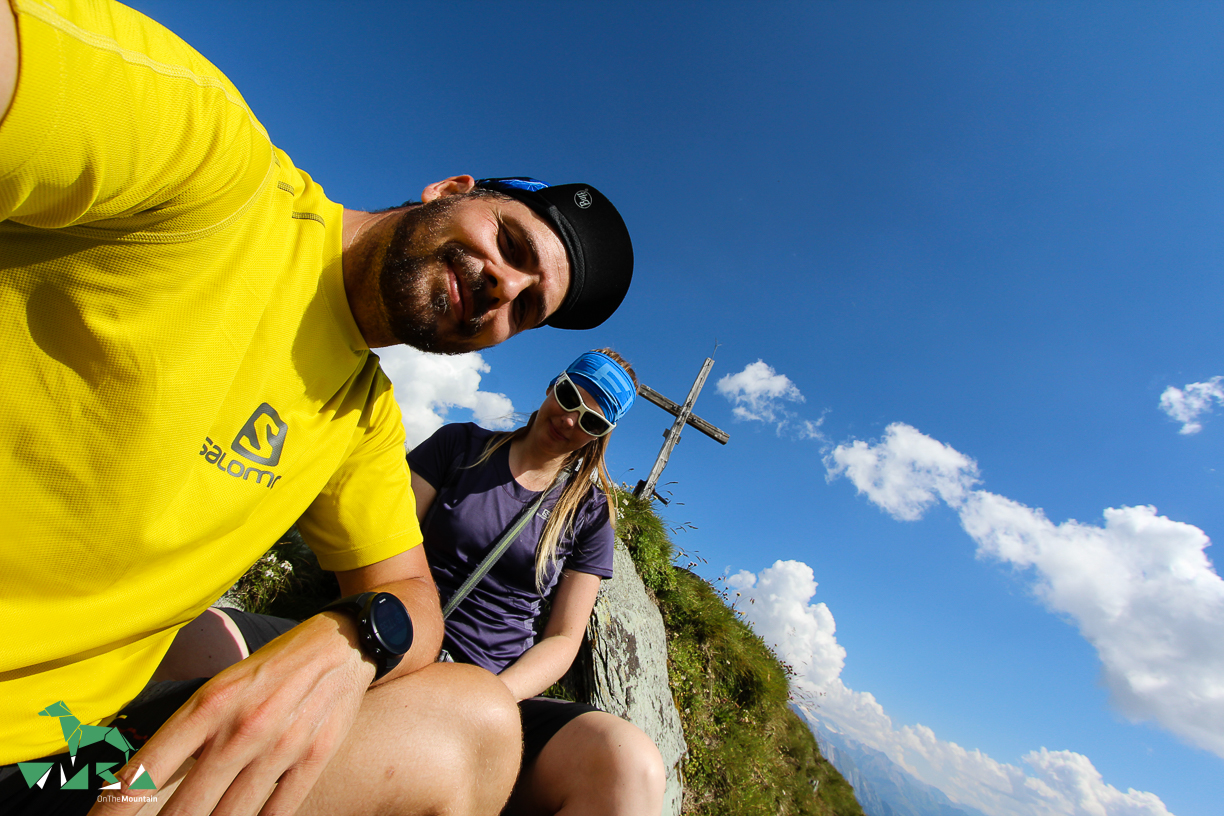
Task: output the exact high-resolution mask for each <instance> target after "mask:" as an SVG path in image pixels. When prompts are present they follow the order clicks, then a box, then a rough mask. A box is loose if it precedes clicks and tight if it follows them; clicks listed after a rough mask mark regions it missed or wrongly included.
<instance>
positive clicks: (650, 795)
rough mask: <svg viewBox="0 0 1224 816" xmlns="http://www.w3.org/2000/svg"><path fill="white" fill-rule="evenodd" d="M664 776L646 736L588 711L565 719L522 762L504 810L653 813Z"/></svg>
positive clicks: (526, 814) (527, 814)
mask: <svg viewBox="0 0 1224 816" xmlns="http://www.w3.org/2000/svg"><path fill="white" fill-rule="evenodd" d="M666 782H667V779H666V771H665V770H664V768H663V758H662V757H661V756H660V755H659V749H658V748H656V747H655V744H654V742H653V741H652V740H651V739H650V737H648V736H646V734H645V733H644V732H643V731H642V730H641V729H640V728H638V727H637V726H636V725H633V724H632V723H629V722H626V721H625V720H622V719H621V718H620V717H617V716H614V715H612V714H606V713H604V712H602V711H591V712H588V713H586V714H583V715H581V716H579V717H577V718H575V719H573V720H571V721H570V722H568V723H567V724H566V725H565V726H564V727H563V728H561V730H559V731H558V732H557V733H556V735H555V736H553V738H552V739H550V740H549V741H548V744H547V745H545V746H544V749H543V750H542V751H540V755H539V756H538V757H536V759H535V761H534V762H532V763H530V764H528V765H525V766H524V767H523V769H522V772H521V773H520V775H519V780H518V783H517V784H516V785H515V789H514V794H513V795H512V796H511V797H510V803H509V804H508V805H507V806H506V810H505V812H506V813H511V814H521V816H535V814H575V815H576V814H582V816H658V814H660V813H661V812H662V810H663V793H664V788H665V786H666Z"/></svg>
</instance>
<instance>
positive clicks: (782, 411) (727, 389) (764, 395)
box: [717, 360, 824, 439]
mask: <svg viewBox="0 0 1224 816" xmlns="http://www.w3.org/2000/svg"><path fill="white" fill-rule="evenodd" d="M717 387H718V393H720V394H722V395H723V396H724V397H726V398H727V400H728V401H729V402H730V403H731V404H732V405H734V406H735V407H734V408H732V409H731V414H732V416H734V417H735V418H736V419H742V420H745V421H750V422H765V423H771V424H776V426H777V431H778V433H782V431H783V430H784V429H785V428H787V427H788V426H790V425H792V424H794V425H797V433H798V434H799V437H800V438H801V439H824V435H823V434H822V433H821V432H820V425H821V424H822V423H823V422H824V417H823V416H822V417H821V418H820V419H818V420H816V421H811V420H799V419H798V418H797V417H796V415H795V414H794V412H792V411H790V410H789V409H788V408H787V407H786V404H787V403H793V402H804V401H805V400H804V398H803V394H801V393H799V388H798V386H796V385H795V384H794V383H793V382H791V381H790V378H789V377H787V376H786V375H785V374H779V373H778V372H776V371H774V370H773V367H772V366H770V365H769V364H768V363H766V362H765V361H764V360H757V361H756V362H755V363H749V364H748V365H746V366H744V370H743V371H740V372H739V373H737V374H728V375H727V376H725V377H723V378H722V379H721V380H719V381H718V386H717Z"/></svg>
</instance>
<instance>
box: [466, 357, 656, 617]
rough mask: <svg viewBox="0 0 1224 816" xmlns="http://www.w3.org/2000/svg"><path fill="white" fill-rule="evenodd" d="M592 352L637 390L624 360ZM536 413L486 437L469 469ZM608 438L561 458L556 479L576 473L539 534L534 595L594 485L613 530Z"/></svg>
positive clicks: (518, 435) (519, 432) (521, 431)
mask: <svg viewBox="0 0 1224 816" xmlns="http://www.w3.org/2000/svg"><path fill="white" fill-rule="evenodd" d="M595 351H598V352H600V353H602V354H606V355H608V356H609V357H611V358H612V359H613V360H615V361H616V362H618V363H620V365H621V367H622V368H623V369H625V372H626V373H627V374H628V375H629V377H630V379H632V380H633V384H634V386H637V375H636V374H634V373H633V367H632V366H630V365H629V363H627V362H625V358H623V357H621V356H620V355H619V354H617V353H616V352H615V351H613V350H612V349H609V348H602V349H595ZM538 413H539V412H538V411H533V412H532V414H531V416H530V417H529V418H528V419H527V424H526V425H524V426H523V427H521V428H518V429H516V430H513V431H502V432H501V433H497V434H494V435H493V436H492V437H490V439H489V441H488V443H487V444H486V445H485V448H484V450H483V451H482V452H481V454H480V458H479V459H477V460H476V461H475V462H474V463H473V464H472V465H471V467H479V466H480V465H482V464H484V463H485V462H487V461H488V460H489V457H490V456H492V455H493V454H494V452H496V451H497V450H498V449H499V448H501V447H503V446H505V445H508V444H509V443H511V442H513V441H514V440H516V439H522V438H523V437H525V436H526V435H527V432H528V431H530V430H531V426H532V424H533V423H534V422H535V419H536V414H538ZM611 438H612V434H610V433H608V434H604V435H603V436H600V437H597V438H595V439H592V440H591V441H590V442H588V443H586V444H585V445H583V446H582V447H581V448H579V449H578V450H576V451H574V452H573V453H571V454H570V455H569V456H567V457H565V461H564V462H562V463H561V470H559V471H558V472H557V475H558V476H559V475H560V474H561V472H562V471H564V470H566V469H568V468H576V470H575V472H574V473H573V475H572V476H570V479H569V482H568V483H566V485H565V487H564V489H562V491H561V496H560V498H558V499H557V503H556V505H554V506H553V509H552V512H551V513H550V514H549V516H548V522H547V523H546V524H545V525H544V532H542V533H541V534H540V543H539V544H538V545H537V546H536V558H535V584H536V591H537V592H539V593H540V594H541V595H543V594H544V584H545V582H546V581H547V580H548V576H549V575H550V574H551V573H553V572H554V571H555V570H556V568H557V565H558V562H559V560H560V559H559V558H558V557H557V549H558V547H559V546H560V544H561V536H562V535H568V534H572V533H573V530H574V516H575V515H577V513H578V508H579V507H580V506H581V505H582V502H583V501H584V500H585V499H586V496H587V493H588V491H591V490H594V485H596V484H598V486H599V488H600V489H601V490H603V492H604V495H605V496H607V498H608V523H609V524H611V525H612V529H613V530H615V529H616V506H615V497H614V496H613V494H612V477H611V476H609V475H608V466H607V464H606V463H605V462H604V454H605V453H606V452H607V450H608V440H610V439H611ZM556 478H557V476H554V477H553V482H552V483H550V484H549V486H548V487H547V488H545V490H551V489H552V485H553V484H555V483H556Z"/></svg>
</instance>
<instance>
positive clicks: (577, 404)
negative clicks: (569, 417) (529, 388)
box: [553, 371, 616, 437]
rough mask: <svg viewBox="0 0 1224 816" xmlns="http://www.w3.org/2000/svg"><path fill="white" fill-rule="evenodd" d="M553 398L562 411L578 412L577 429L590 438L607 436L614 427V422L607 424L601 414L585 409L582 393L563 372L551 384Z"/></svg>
mask: <svg viewBox="0 0 1224 816" xmlns="http://www.w3.org/2000/svg"><path fill="white" fill-rule="evenodd" d="M553 398H554V399H556V400H557V404H558V405H560V406H561V410H562V411H566V412H571V413H572V412H573V411H577V412H578V427H579V428H581V429H582V431H583V432H584V433H587V434H590V435H591V436H595V437H600V436H607V435H608V434H609V433H611V432H612V429H613V428H615V427H616V423H615V422H609V421H608V420H607V418H606V417H604V415H603V414H601V413H599V412H598V411H595V410H592V409H590V408H588V407H587V404H586V403H585V402H583V401H582V392H580V391H579V390H578V386H576V385H574V381H573V380H571V379H570V378H569V375H568V374H566V373H565V372H564V371H562V372H561V376H559V377H557V381H556V382H554V383H553Z"/></svg>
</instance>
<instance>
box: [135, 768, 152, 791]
mask: <svg viewBox="0 0 1224 816" xmlns="http://www.w3.org/2000/svg"><path fill="white" fill-rule="evenodd" d="M128 790H152V791H155V790H157V785H155V784H154V783H153V777H151V776H149V772H148V771H146V770H145V766H144V765H141V766H140V767H139V768H138V769H137V770H136V781H135V782H133V783H132V784H131V785H129V786H128Z"/></svg>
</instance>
